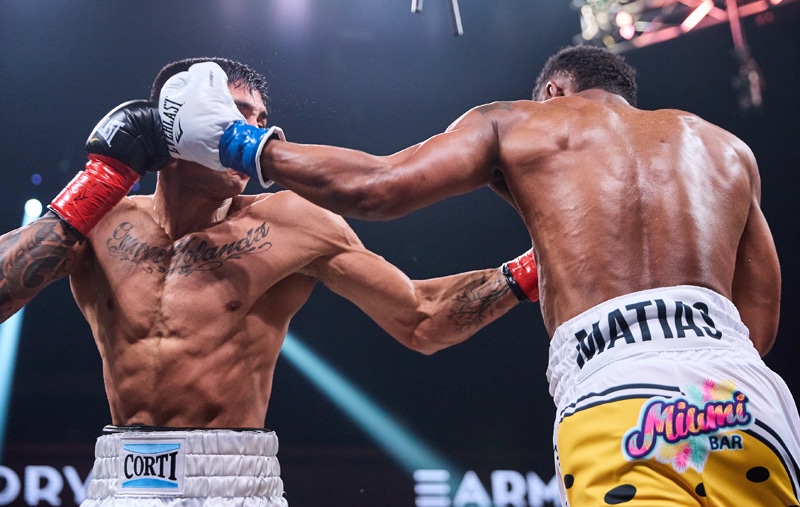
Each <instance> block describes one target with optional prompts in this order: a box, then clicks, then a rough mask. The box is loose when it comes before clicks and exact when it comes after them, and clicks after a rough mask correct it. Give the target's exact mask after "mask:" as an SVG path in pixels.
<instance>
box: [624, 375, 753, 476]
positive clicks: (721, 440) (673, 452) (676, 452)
mask: <svg viewBox="0 0 800 507" xmlns="http://www.w3.org/2000/svg"><path fill="white" fill-rule="evenodd" d="M747 403H748V398H747V396H746V395H745V394H744V393H742V392H741V391H738V390H736V389H735V386H734V384H733V382H730V381H726V382H720V383H717V382H714V381H712V380H706V381H705V382H703V384H702V386H690V387H689V388H688V389H686V395H685V396H682V397H675V398H670V399H667V398H660V397H658V398H653V399H651V400H650V401H648V402H647V403H646V404H645V405H644V406H643V407H642V409H641V411H640V413H639V424H638V426H637V427H635V428H631V429H630V430H629V431H628V432H627V433H626V434H625V437H624V439H623V442H622V452H623V454H624V455H625V457H626V458H627V459H629V460H634V459H644V458H647V457H648V456H651V455H652V456H654V457H655V458H656V459H657V460H658V461H659V462H661V463H671V464H672V467H673V468H674V469H675V470H676V471H677V472H684V471H685V470H686V469H687V468H689V467H692V468H694V469H696V470H697V471H700V472H702V470H703V467H704V466H705V463H706V461H707V460H708V455H709V452H711V451H717V450H740V449H742V448H743V447H742V437H741V435H737V434H735V433H734V434H728V433H730V432H731V431H732V430H737V429H745V428H747V427H749V426H750V424H751V423H752V422H753V416H752V415H751V414H750V412H749V411H748V408H747ZM723 433H724V434H723Z"/></svg>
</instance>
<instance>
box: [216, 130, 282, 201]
mask: <svg viewBox="0 0 800 507" xmlns="http://www.w3.org/2000/svg"><path fill="white" fill-rule="evenodd" d="M271 139H280V140H281V141H285V140H286V138H285V137H284V135H283V130H281V129H280V128H279V127H270V128H268V129H262V128H258V127H254V126H252V125H248V124H247V123H245V122H243V121H235V122H233V123H232V124H231V125H230V126H229V127H228V128H227V129H225V132H224V133H223V134H222V137H221V138H220V140H219V161H220V162H221V163H222V165H223V166H224V167H230V168H232V169H235V170H237V171H239V172H241V173H245V174H246V175H248V176H250V177H251V178H258V182H259V183H260V184H261V186H262V187H264V188H267V187H268V186H270V185H272V181H269V180H265V179H264V175H263V174H261V160H260V159H261V150H263V149H264V145H266V144H267V143H268V142H269V141H270V140H271Z"/></svg>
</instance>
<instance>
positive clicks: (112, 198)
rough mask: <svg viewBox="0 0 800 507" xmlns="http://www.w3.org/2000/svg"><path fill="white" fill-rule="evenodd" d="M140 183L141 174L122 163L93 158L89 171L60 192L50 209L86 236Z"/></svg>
mask: <svg viewBox="0 0 800 507" xmlns="http://www.w3.org/2000/svg"><path fill="white" fill-rule="evenodd" d="M137 181H139V174H138V173H137V172H136V171H134V170H133V169H131V168H130V167H128V166H126V165H124V164H121V163H120V162H118V161H116V160H113V159H109V158H107V157H102V156H98V155H89V161H88V162H87V163H86V168H85V169H84V170H83V171H81V172H79V173H78V174H76V175H75V177H74V178H73V179H72V181H70V182H69V184H68V185H67V186H66V187H64V189H63V190H62V191H61V192H59V194H58V195H57V196H56V198H55V199H53V202H51V203H50V209H51V210H53V211H54V212H56V213H57V214H58V216H60V217H61V219H62V220H64V221H66V222H67V223H68V224H69V225H71V226H72V227H73V228H75V229H76V230H77V231H78V232H80V233H81V234H83V235H84V236H86V235H87V234H88V233H89V231H91V230H92V227H94V226H95V225H97V222H99V221H100V219H101V218H103V216H105V214H106V213H108V212H109V211H110V210H111V208H113V207H114V206H115V205H116V204H117V203H118V202H119V201H120V200H122V198H123V197H125V196H126V195H128V192H130V190H131V188H133V185H134V184H135V183H136V182H137Z"/></svg>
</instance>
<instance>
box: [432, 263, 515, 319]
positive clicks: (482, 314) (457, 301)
mask: <svg viewBox="0 0 800 507" xmlns="http://www.w3.org/2000/svg"><path fill="white" fill-rule="evenodd" d="M509 290H510V289H509V288H508V284H507V283H506V282H505V280H502V279H494V278H492V279H490V278H489V277H487V276H486V275H483V276H481V277H480V278H479V279H476V280H473V281H472V282H470V283H469V284H467V285H466V286H465V287H464V289H463V290H462V291H461V292H460V293H459V294H458V295H457V296H456V297H455V298H454V299H453V303H454V304H453V307H452V308H451V309H450V312H449V314H448V315H447V318H448V319H450V321H451V322H453V324H454V325H455V326H456V329H457V330H458V331H459V332H461V331H466V330H470V329H474V328H479V327H481V326H483V325H485V324H486V319H487V318H489V317H491V316H492V315H493V314H494V305H495V304H496V303H497V301H498V300H500V298H501V297H503V295H504V294H506V293H508V291H509Z"/></svg>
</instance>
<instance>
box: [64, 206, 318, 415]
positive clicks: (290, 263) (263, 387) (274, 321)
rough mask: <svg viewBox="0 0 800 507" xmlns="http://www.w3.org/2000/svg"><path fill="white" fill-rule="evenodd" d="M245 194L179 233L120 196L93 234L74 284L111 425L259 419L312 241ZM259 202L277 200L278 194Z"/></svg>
mask: <svg viewBox="0 0 800 507" xmlns="http://www.w3.org/2000/svg"><path fill="white" fill-rule="evenodd" d="M251 197H252V196H250V197H247V196H245V197H241V196H240V197H237V198H235V199H236V200H237V201H236V203H235V204H234V206H233V207H232V210H231V213H230V214H229V216H228V218H227V219H225V220H224V221H223V222H221V223H218V224H216V225H214V226H212V227H209V228H207V229H204V230H201V231H199V232H195V233H192V234H188V235H186V236H184V237H182V238H178V239H176V240H175V241H173V240H172V239H170V238H169V237H168V236H167V235H166V233H165V232H164V230H163V229H162V228H161V227H160V226H159V225H158V224H157V222H156V219H155V216H154V214H153V211H152V208H153V205H152V197H151V196H142V197H134V198H132V199H128V200H124V201H123V202H122V203H121V204H120V205H118V206H117V207H116V208H115V209H114V210H113V211H112V212H111V213H109V214H108V215H107V216H106V217H105V218H104V219H103V221H102V222H101V223H100V224H99V225H98V226H97V227H96V228H95V229H94V230H92V232H91V234H90V237H89V240H90V244H91V248H90V249H87V251H86V253H85V255H84V257H83V260H82V263H81V265H80V268H79V269H76V270H74V271H73V272H72V276H71V283H72V289H73V293H74V295H75V299H76V301H77V302H78V305H79V307H80V308H81V311H82V312H83V313H84V315H85V316H86V318H87V320H88V322H89V323H90V326H91V328H92V332H93V334H94V336H95V341H96V342H97V346H98V348H99V350H100V353H101V356H102V358H103V369H104V381H105V384H106V391H107V395H108V399H109V405H110V408H111V415H112V421H113V423H114V424H118V425H129V424H148V425H163V426H188V427H198V426H201V427H263V425H264V417H265V415H266V410H267V404H268V401H269V394H270V391H271V387H272V377H273V372H274V367H275V362H276V361H277V358H278V354H279V351H280V347H281V345H282V342H283V338H284V335H285V333H286V329H287V327H288V324H289V320H290V319H291V317H292V316H293V315H294V313H295V312H296V311H297V310H298V309H299V308H300V306H302V304H303V303H304V302H305V301H306V299H307V298H308V296H309V294H310V292H311V289H312V287H313V284H314V280H313V279H312V278H310V277H307V276H304V275H301V274H296V272H297V271H298V270H299V269H300V268H301V267H302V266H303V264H304V263H307V262H308V259H305V258H304V257H303V256H304V255H310V253H309V252H311V251H312V250H313V249H311V248H303V247H309V246H310V245H309V243H308V241H310V240H309V238H308V236H306V235H303V234H302V233H296V232H294V231H288V230H287V228H286V227H284V226H282V221H281V220H280V219H277V220H274V221H269V220H265V219H264V218H263V216H264V213H265V212H266V213H269V210H267V211H265V207H269V206H270V203H269V202H266V203H265V202H260V203H258V204H257V205H256V206H248V205H246V204H248V203H247V202H245V201H243V199H248V198H251ZM267 199H271V200H274V201H276V202H275V204H276V205H275V206H272V207H273V208H276V207H278V206H279V205H280V203H279V202H278V201H279V200H280V199H282V197H281V196H278V194H276V195H272V196H271V197H269V198H267ZM262 201H263V199H262ZM249 204H252V203H249ZM237 208H238V209H237ZM253 209H260V211H259V212H254V211H253ZM303 252H306V253H303Z"/></svg>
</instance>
